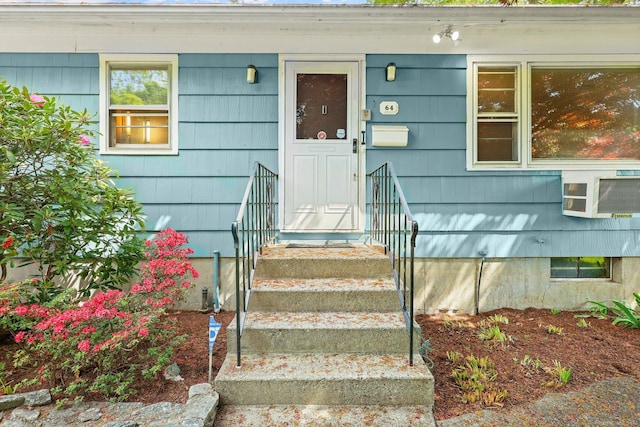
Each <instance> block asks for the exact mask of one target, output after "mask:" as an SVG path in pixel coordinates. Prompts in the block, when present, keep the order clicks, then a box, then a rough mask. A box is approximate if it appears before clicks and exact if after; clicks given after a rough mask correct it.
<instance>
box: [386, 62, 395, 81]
mask: <svg viewBox="0 0 640 427" xmlns="http://www.w3.org/2000/svg"><path fill="white" fill-rule="evenodd" d="M384 77H385V80H386V81H388V82H394V81H395V80H396V64H394V63H393V62H390V63H388V64H387V68H386V71H385V76H384Z"/></svg>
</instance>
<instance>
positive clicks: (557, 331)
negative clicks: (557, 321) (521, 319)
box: [547, 325, 563, 335]
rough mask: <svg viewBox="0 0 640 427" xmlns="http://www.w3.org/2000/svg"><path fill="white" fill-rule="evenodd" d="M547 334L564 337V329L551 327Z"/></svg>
mask: <svg viewBox="0 0 640 427" xmlns="http://www.w3.org/2000/svg"><path fill="white" fill-rule="evenodd" d="M547 333H548V334H549V335H562V334H563V329H562V328H561V327H559V326H555V325H549V326H547Z"/></svg>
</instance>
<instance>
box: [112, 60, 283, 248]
mask: <svg viewBox="0 0 640 427" xmlns="http://www.w3.org/2000/svg"><path fill="white" fill-rule="evenodd" d="M249 64H253V65H255V66H256V68H257V69H258V73H259V84H253V85H251V84H248V83H247V82H246V79H245V78H246V68H247V65H249ZM179 67H180V70H179V88H178V93H179V131H178V132H179V154H178V155H177V156H105V157H104V158H105V159H106V160H108V161H109V163H110V164H111V165H112V166H113V167H114V168H115V169H117V170H119V171H120V175H121V179H119V181H118V184H119V185H122V186H127V187H132V188H134V189H135V190H136V198H137V199H138V200H139V201H140V202H142V203H143V204H144V207H145V208H144V211H145V213H146V214H147V216H148V220H147V229H149V230H160V229H162V228H165V227H172V228H176V229H179V230H181V231H184V232H185V233H187V235H188V236H189V245H190V246H191V247H192V248H193V249H194V251H195V255H196V256H204V257H207V256H211V254H212V252H213V251H214V250H219V251H220V252H221V254H222V256H231V255H233V240H232V238H231V231H230V230H231V222H232V221H233V220H235V216H236V215H237V212H238V207H239V205H240V203H241V201H242V197H243V195H244V190H245V187H246V185H247V178H248V176H249V174H250V173H251V171H252V167H253V164H254V162H256V161H260V162H261V163H263V164H265V165H266V166H267V167H269V168H272V170H274V171H275V170H277V166H278V56H277V55H272V54H259V55H251V54H181V55H180V56H179Z"/></svg>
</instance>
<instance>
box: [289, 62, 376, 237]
mask: <svg viewBox="0 0 640 427" xmlns="http://www.w3.org/2000/svg"><path fill="white" fill-rule="evenodd" d="M289 61H296V62H297V61H317V62H357V63H358V69H359V70H358V71H359V72H358V74H359V79H360V81H359V85H358V87H359V99H358V105H357V108H358V110H362V109H363V108H364V105H365V102H366V93H365V92H366V91H365V87H366V86H365V85H366V76H365V71H366V67H365V55H351V54H330V55H322V54H320V55H316V54H280V55H279V61H278V173H279V174H283V173H284V171H285V119H286V102H287V96H286V92H285V86H286V81H285V68H286V67H285V64H286V63H287V62H289ZM358 127H359V132H358V134H359V138H358V139H359V142H360V144H358V150H359V155H358V201H357V206H356V208H357V211H358V212H357V215H358V230H356V231H357V232H360V233H364V231H365V217H366V215H365V214H366V212H365V208H366V204H365V202H366V146H365V145H364V144H362V131H363V130H365V123H364V122H362V121H358ZM284 191H285V190H284V179H282V178H280V179H279V180H278V195H279V196H278V198H279V203H278V218H279V220H278V227H279V229H280V230H283V228H284ZM283 231H286V232H295V231H297V230H283ZM300 231H301V232H304V231H305V230H300ZM352 232H353V231H352Z"/></svg>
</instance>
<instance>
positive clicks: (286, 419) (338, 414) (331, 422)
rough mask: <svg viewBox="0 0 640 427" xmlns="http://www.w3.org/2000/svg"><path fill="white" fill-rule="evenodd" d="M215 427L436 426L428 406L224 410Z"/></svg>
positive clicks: (265, 407) (235, 408)
mask: <svg viewBox="0 0 640 427" xmlns="http://www.w3.org/2000/svg"><path fill="white" fill-rule="evenodd" d="M214 425H215V426H216V427H248V426H252V427H255V426H294V425H295V426H308V427H310V426H317V427H334V426H336V427H337V426H378V427H435V426H436V423H435V420H434V418H433V414H432V412H431V410H430V409H429V408H427V407H425V406H379V405H363V406H318V405H305V406H290V405H268V406H266V405H262V406H223V407H222V408H220V410H219V411H218V413H217V415H216V420H215V423H214Z"/></svg>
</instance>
